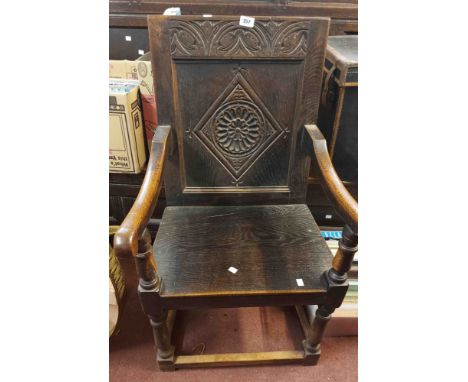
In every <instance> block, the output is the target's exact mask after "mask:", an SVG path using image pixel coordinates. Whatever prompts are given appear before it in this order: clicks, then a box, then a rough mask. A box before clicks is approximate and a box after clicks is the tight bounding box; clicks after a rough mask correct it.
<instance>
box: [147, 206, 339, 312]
mask: <svg viewBox="0 0 468 382" xmlns="http://www.w3.org/2000/svg"><path fill="white" fill-rule="evenodd" d="M154 254H155V260H156V264H157V265H158V274H159V275H160V277H161V279H162V286H161V292H160V295H161V297H162V298H165V297H177V296H210V295H212V296H216V295H225V296H242V295H244V296H247V295H269V294H270V295H271V294H279V293H285V294H289V293H293V294H295V293H297V294H300V295H301V294H302V295H308V297H310V296H311V295H320V294H326V291H327V288H326V287H325V286H324V285H323V283H322V282H321V281H320V276H321V274H322V273H323V272H325V271H326V270H328V268H329V267H330V262H331V259H332V255H331V253H330V250H329V249H328V246H327V244H326V243H325V240H324V239H323V238H322V236H321V234H320V230H319V228H318V226H317V224H316V223H315V221H314V219H313V217H312V215H311V213H310V211H309V209H308V208H307V206H306V205H277V206H227V207H223V206H206V207H204V206H203V207H193V206H192V207H183V206H182V207H168V208H166V210H165V211H164V215H163V218H162V222H161V225H160V228H159V231H158V234H157V236H156V240H155V243H154ZM231 267H233V268H235V270H234V272H235V273H232V272H230V271H229V269H230V268H231ZM236 270H237V272H236ZM298 279H301V280H302V282H303V285H298V281H297V280H298ZM299 284H301V281H299ZM288 304H289V305H291V300H288ZM254 305H256V304H255V303H254ZM265 305H269V304H268V303H266V304H265Z"/></svg>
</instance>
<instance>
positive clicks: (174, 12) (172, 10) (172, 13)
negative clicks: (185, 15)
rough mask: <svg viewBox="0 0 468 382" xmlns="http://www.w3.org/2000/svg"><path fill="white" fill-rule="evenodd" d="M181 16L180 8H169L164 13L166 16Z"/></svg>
mask: <svg viewBox="0 0 468 382" xmlns="http://www.w3.org/2000/svg"><path fill="white" fill-rule="evenodd" d="M181 14H182V13H181V12H180V7H173V8H167V9H166V10H165V11H164V13H163V15H165V16H180V15H181Z"/></svg>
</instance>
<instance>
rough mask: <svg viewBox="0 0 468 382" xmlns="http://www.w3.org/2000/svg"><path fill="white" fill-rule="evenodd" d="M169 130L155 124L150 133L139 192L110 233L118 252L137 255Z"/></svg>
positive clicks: (157, 189) (155, 193)
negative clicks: (150, 141)
mask: <svg viewBox="0 0 468 382" xmlns="http://www.w3.org/2000/svg"><path fill="white" fill-rule="evenodd" d="M170 131H171V128H170V126H159V127H158V129H157V131H156V133H155V135H154V137H153V142H152V147H151V153H150V157H149V160H148V168H147V170H146V174H145V178H144V180H143V184H142V185H141V189H140V192H139V193H138V196H137V198H136V200H135V203H134V204H133V206H132V208H131V210H130V212H129V213H128V214H127V216H126V218H125V220H124V221H123V222H122V224H121V225H120V228H119V230H118V231H117V233H116V234H115V236H114V250H115V252H116V253H117V255H118V256H126V255H132V256H136V255H137V252H138V240H139V239H140V237H141V235H142V234H143V231H144V230H145V228H146V225H147V224H148V221H149V219H150V217H151V215H152V213H153V211H154V208H155V206H156V202H157V200H158V196H159V192H160V190H161V185H162V173H163V169H164V163H165V157H166V148H167V141H168V138H169V135H170Z"/></svg>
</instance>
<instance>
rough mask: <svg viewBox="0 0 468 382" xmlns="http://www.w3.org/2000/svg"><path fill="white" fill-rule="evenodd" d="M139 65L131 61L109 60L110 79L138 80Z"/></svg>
mask: <svg viewBox="0 0 468 382" xmlns="http://www.w3.org/2000/svg"><path fill="white" fill-rule="evenodd" d="M137 72H138V70H137V64H136V62H135V61H129V60H109V78H120V79H123V80H138V74H137Z"/></svg>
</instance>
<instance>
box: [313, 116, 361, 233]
mask: <svg viewBox="0 0 468 382" xmlns="http://www.w3.org/2000/svg"><path fill="white" fill-rule="evenodd" d="M304 127H305V129H306V131H307V133H308V135H309V137H310V139H311V141H312V147H313V150H314V154H315V159H316V161H317V165H318V168H319V172H320V174H321V177H322V183H323V185H324V186H325V191H326V192H327V194H328V196H329V197H330V199H331V200H332V202H333V203H334V204H335V206H336V208H337V209H338V211H339V212H340V215H341V217H342V218H343V219H344V220H345V222H346V224H348V225H349V226H350V227H351V229H352V230H353V231H354V232H355V233H356V234H357V232H358V204H357V202H356V200H355V199H354V198H353V197H352V196H351V194H350V193H349V191H348V190H347V189H346V187H345V186H344V185H343V182H342V181H341V179H340V178H339V176H338V174H337V173H336V171H335V168H334V167H333V164H332V162H331V159H330V155H329V154H328V149H327V141H326V140H325V138H324V137H323V135H322V133H321V131H320V130H319V128H318V127H317V126H316V125H305V126H304Z"/></svg>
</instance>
